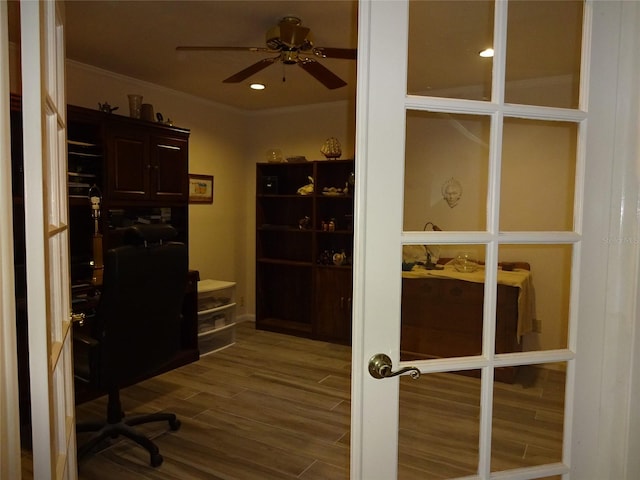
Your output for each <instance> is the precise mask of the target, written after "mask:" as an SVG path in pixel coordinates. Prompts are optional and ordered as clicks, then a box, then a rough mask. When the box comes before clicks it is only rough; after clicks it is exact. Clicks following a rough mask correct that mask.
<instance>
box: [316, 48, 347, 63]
mask: <svg viewBox="0 0 640 480" xmlns="http://www.w3.org/2000/svg"><path fill="white" fill-rule="evenodd" d="M357 53H358V51H357V50H356V49H355V48H330V47H314V48H313V54H314V55H316V56H318V57H321V58H342V59H344V60H355V59H356V58H357Z"/></svg>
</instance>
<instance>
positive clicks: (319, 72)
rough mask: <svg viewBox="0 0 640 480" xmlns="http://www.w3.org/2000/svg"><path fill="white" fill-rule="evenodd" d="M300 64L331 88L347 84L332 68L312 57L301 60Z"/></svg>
mask: <svg viewBox="0 0 640 480" xmlns="http://www.w3.org/2000/svg"><path fill="white" fill-rule="evenodd" d="M298 65H300V67H302V68H303V69H304V70H305V71H306V72H307V73H309V74H310V75H311V76H313V77H314V78H315V79H316V80H318V81H319V82H320V83H322V84H323V85H324V86H325V87H327V88H328V89H330V90H333V89H335V88H340V87H344V86H345V85H346V84H347V82H345V81H344V80H342V79H341V78H340V77H338V76H337V75H336V74H334V73H333V72H332V71H331V70H329V69H328V68H326V67H324V66H323V65H322V64H320V63H318V62H316V61H315V60H313V59H311V58H307V59H305V60H300V61H299V62H298Z"/></svg>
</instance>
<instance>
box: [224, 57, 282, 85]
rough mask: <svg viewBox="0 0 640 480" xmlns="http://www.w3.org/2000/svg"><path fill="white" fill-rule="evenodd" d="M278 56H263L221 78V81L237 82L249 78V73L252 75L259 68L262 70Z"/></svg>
mask: <svg viewBox="0 0 640 480" xmlns="http://www.w3.org/2000/svg"><path fill="white" fill-rule="evenodd" d="M279 58H280V57H273V58H263V59H262V60H260V61H259V62H256V63H254V64H253V65H250V66H248V67H247V68H245V69H244V70H240V71H239V72H238V73H236V74H235V75H231V76H230V77H229V78H227V79H225V80H223V81H222V83H238V82H241V81H243V80H245V79H247V78H249V77H250V76H251V75H254V74H256V73H258V72H259V71H260V70H263V69H265V68H267V67H268V66H269V65H271V64H273V63H274V62H276V61H277V60H278V59H279Z"/></svg>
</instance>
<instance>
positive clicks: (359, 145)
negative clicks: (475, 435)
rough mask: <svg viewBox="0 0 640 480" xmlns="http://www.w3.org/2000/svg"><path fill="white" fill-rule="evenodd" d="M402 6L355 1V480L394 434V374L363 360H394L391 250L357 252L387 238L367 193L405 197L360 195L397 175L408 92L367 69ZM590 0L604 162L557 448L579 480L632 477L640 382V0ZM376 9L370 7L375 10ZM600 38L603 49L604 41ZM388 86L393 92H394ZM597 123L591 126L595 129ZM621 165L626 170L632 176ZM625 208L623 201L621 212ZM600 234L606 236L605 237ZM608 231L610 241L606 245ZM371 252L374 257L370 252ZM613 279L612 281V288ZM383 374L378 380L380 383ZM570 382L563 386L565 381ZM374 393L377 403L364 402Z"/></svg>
mask: <svg viewBox="0 0 640 480" xmlns="http://www.w3.org/2000/svg"><path fill="white" fill-rule="evenodd" d="M385 3H387V6H386V7H387V8H388V9H387V11H386V13H383V14H380V15H378V13H379V10H378V8H381V9H384V8H385V5H384V4H385ZM403 3H404V2H379V1H373V2H365V1H361V2H360V24H359V39H360V40H359V45H358V50H359V52H358V62H359V64H358V72H359V75H358V100H357V122H358V123H357V133H356V152H357V156H358V158H357V159H356V168H357V172H356V176H357V180H356V181H357V184H358V185H360V187H359V188H357V189H356V225H357V228H356V239H355V246H356V248H355V252H354V300H355V301H354V328H353V332H354V334H353V370H352V371H353V379H352V424H351V438H352V458H351V475H352V478H353V479H365V478H366V479H373V478H381V479H391V478H395V471H396V467H395V464H396V462H397V431H396V432H395V435H394V433H391V432H390V431H388V430H387V431H386V432H385V434H384V438H376V437H379V432H380V431H381V430H380V429H378V426H380V425H381V424H383V423H385V422H386V420H385V418H388V417H392V418H396V419H397V388H398V387H397V382H396V381H395V380H389V379H386V380H383V381H372V380H371V379H370V378H368V373H366V371H367V365H366V363H367V359H368V358H369V357H370V355H372V354H373V353H376V352H378V351H380V352H386V353H390V356H391V357H392V358H394V354H395V358H396V359H397V357H398V356H397V349H398V345H399V322H397V319H398V318H399V307H398V306H399V297H400V291H399V286H398V288H397V289H394V288H389V285H388V284H385V282H384V281H380V279H381V278H385V275H387V274H386V273H385V272H389V271H394V270H397V269H398V268H399V267H398V265H396V263H398V262H399V259H398V258H395V257H394V255H393V254H389V255H387V257H391V258H383V259H382V260H381V261H380V262H378V261H375V262H374V261H372V260H371V259H370V258H368V257H367V256H365V254H364V251H365V249H366V250H367V252H376V251H377V252H378V253H379V252H384V251H385V250H384V249H385V248H387V250H386V251H389V250H388V249H389V248H395V246H393V245H389V244H387V245H384V240H381V238H382V237H384V236H385V235H384V234H383V233H382V230H381V226H380V225H372V222H371V221H368V219H367V218H366V216H365V208H364V207H365V203H364V202H365V200H366V202H368V205H366V207H367V210H368V211H369V212H384V211H386V210H387V209H392V210H395V211H401V210H400V208H399V205H398V202H400V201H401V199H397V198H392V196H390V195H382V196H380V197H378V198H377V197H376V196H372V195H367V190H371V191H375V192H378V194H379V193H380V192H382V191H384V190H383V188H382V186H381V185H379V184H375V183H373V182H374V181H379V180H380V176H377V178H372V175H371V174H370V171H371V170H374V169H380V170H378V171H386V173H387V175H385V177H386V178H387V180H388V181H389V182H394V181H395V180H397V176H398V172H397V167H396V170H393V167H392V168H391V170H390V169H389V167H388V164H389V163H391V162H389V161H388V160H389V159H393V158H396V157H397V156H398V152H399V151H400V152H401V151H402V148H401V146H402V142H403V141H404V138H403V136H402V135H399V134H398V132H397V131H396V129H394V127H393V125H392V123H393V122H391V125H390V124H389V119H391V118H395V119H396V121H397V120H398V119H402V121H403V120H404V118H403V117H404V102H405V99H404V97H403V98H401V99H398V98H389V97H390V95H389V92H388V91H386V90H385V89H384V88H379V86H373V87H372V85H371V83H370V77H369V75H370V74H371V73H370V72H377V71H379V70H378V68H379V67H377V65H376V62H378V61H380V60H379V58H380V56H379V55H377V53H378V52H381V51H382V52H384V49H385V48H392V47H389V46H388V45H387V44H386V43H385V40H386V38H385V37H386V35H380V34H379V33H378V32H387V33H388V32H393V35H394V37H397V36H398V35H404V36H406V29H407V25H406V23H403V22H404V19H403V18H402V17H403V15H402V14H401V15H399V17H400V18H401V20H400V22H399V23H398V22H396V14H395V12H394V9H396V10H397V9H402V8H406V7H405V6H404V5H403ZM372 4H373V6H374V7H373V6H372ZM591 6H592V7H593V9H594V14H593V18H594V20H595V23H594V31H593V38H594V42H593V45H594V46H596V48H595V49H594V52H593V55H594V57H593V58H594V65H595V68H594V69H592V72H591V75H590V76H589V77H585V76H583V81H589V87H590V88H591V91H592V92H595V91H597V92H601V94H599V95H598V96H597V97H594V96H592V98H591V99H590V101H589V115H590V118H589V128H590V129H591V131H590V132H589V136H588V138H589V142H588V143H587V148H586V151H585V152H584V153H585V155H586V157H587V158H592V159H600V160H603V161H599V160H598V161H596V162H594V161H588V162H587V165H588V166H589V168H588V169H587V170H586V171H585V179H586V182H585V190H586V191H587V193H588V195H587V198H586V199H585V203H584V205H583V207H584V211H585V212H587V213H586V214H585V215H584V221H583V222H582V223H581V228H582V234H583V237H582V240H581V242H580V243H581V247H580V248H581V252H582V255H584V256H586V258H585V260H586V261H584V262H583V264H584V267H583V269H582V270H581V272H580V277H579V278H580V280H581V283H582V285H583V289H582V292H581V299H582V301H581V303H580V304H579V307H578V308H579V310H578V315H579V316H580V318H581V322H580V328H579V329H577V330H574V331H573V332H572V335H573V336H572V341H571V345H570V348H571V350H572V351H575V352H577V353H576V358H577V359H578V360H577V361H576V362H575V363H577V368H575V387H576V390H575V393H574V394H573V395H569V398H568V400H569V401H570V402H573V404H574V406H575V407H577V408H576V409H575V414H574V415H573V416H569V417H568V418H567V421H568V422H571V423H572V425H573V432H574V433H573V435H569V439H570V440H572V441H571V443H568V442H567V444H566V445H565V459H566V461H568V462H569V461H570V460H572V459H573V461H571V462H570V463H571V465H572V466H571V468H572V470H571V472H570V474H567V475H566V478H569V475H571V478H575V479H581V480H582V479H588V478H594V479H595V478H634V475H635V474H636V473H637V472H638V460H635V458H637V455H634V454H633V451H632V450H630V449H631V447H638V443H639V440H638V437H639V434H638V433H637V430H638V429H637V428H635V429H634V428H633V426H629V421H630V420H634V419H635V420H637V419H638V417H639V415H638V413H637V412H635V411H634V409H633V406H634V405H636V403H637V401H638V400H640V397H639V396H638V392H639V390H640V386H638V382H637V381H636V382H632V380H634V378H633V377H632V374H635V376H636V380H637V371H638V368H639V364H640V362H639V361H638V355H635V356H634V347H636V346H638V343H639V340H638V336H639V335H638V332H637V330H636V327H635V323H636V319H635V305H636V303H637V299H638V288H637V286H638V284H637V273H638V255H637V244H638V242H637V241H634V239H636V240H637V239H638V236H637V233H638V225H637V218H636V217H635V212H636V205H637V200H638V185H637V181H638V177H637V165H636V164H637V162H638V159H639V158H638V143H637V140H636V139H635V136H637V132H638V131H639V129H638V127H639V126H640V122H639V119H638V92H637V85H638V78H639V76H640V75H639V71H640V65H639V64H638V63H639V62H638V60H637V58H636V56H637V51H638V45H639V43H640V42H639V40H638V36H639V27H638V25H639V24H640V22H638V19H639V13H638V12H639V10H640V8H639V6H638V2H595V3H593V4H591ZM372 10H375V11H374V12H373V14H372ZM376 12H377V13H376ZM404 38H406V37H404ZM601 46H602V47H605V49H604V50H600V47H601ZM372 53H373V54H372ZM396 53H397V52H396ZM382 57H386V58H385V59H384V61H385V62H387V63H386V64H385V68H388V69H389V71H391V72H394V73H395V74H396V75H398V74H401V72H403V71H404V70H405V66H404V65H402V64H400V65H396V64H393V62H400V63H402V62H404V58H401V59H400V58H397V57H402V55H396V56H395V57H396V58H397V59H394V56H393V55H388V56H385V55H382ZM390 59H392V60H391V62H392V64H391V65H390V64H389V63H388V62H389V61H390ZM611 62H613V63H611ZM618 62H619V63H618ZM399 72H400V73H399ZM634 80H635V83H634ZM401 81H402V79H401ZM374 88H378V90H374ZM391 94H392V95H397V92H396V93H394V92H391ZM398 108H401V109H402V111H401V112H399V111H398ZM594 131H595V132H597V133H598V135H593V134H594ZM379 138H384V139H385V142H384V143H375V142H374V140H375V139H379ZM399 145H400V148H399V147H398V146H399ZM374 146H375V148H373V147H374ZM394 155H395V156H394ZM385 169H386V170H385ZM629 174H632V176H631V178H629V177H630V175H629ZM616 182H621V183H620V184H616ZM603 185H604V187H603ZM594 192H595V194H594ZM621 206H626V207H627V208H626V209H625V210H621V209H620V207H621ZM371 207H373V208H371ZM629 207H630V208H629ZM629 212H630V213H629ZM374 223H375V222H374ZM376 228H377V229H378V231H376ZM384 228H386V229H390V230H393V231H397V232H398V237H399V236H400V232H401V225H399V224H398V225H389V224H387V225H385V226H384ZM604 232H608V233H609V235H607V234H606V233H605V234H604V235H603V233H604ZM623 233H624V234H623ZM628 234H630V236H627V235H628ZM388 236H389V235H387V237H388ZM605 238H606V239H608V240H609V242H608V243H606V244H603V239H605ZM612 240H614V241H613V242H612ZM627 240H628V241H627ZM379 257H380V255H377V259H379ZM617 259H619V260H617ZM610 260H613V261H610ZM391 264H394V265H391ZM387 276H388V275H387ZM594 278H595V279H597V280H595V281H594ZM365 281H366V282H367V291H368V292H370V295H374V296H382V297H383V298H384V299H385V302H386V306H381V305H377V307H378V308H377V309H373V308H371V306H370V305H371V299H370V298H369V299H368V298H366V297H365V288H364V282H365ZM612 284H613V285H614V287H615V288H616V290H613V289H612V288H611V285H612ZM585 285H588V286H589V288H588V289H587V288H585ZM374 310H375V311H374ZM380 319H385V320H384V321H386V322H387V323H388V324H393V327H392V328H391V329H386V330H385V328H384V326H382V327H380V325H381V323H382V322H383V321H382V320H380ZM594 332H596V334H595V335H594ZM598 333H600V334H601V335H600V334H598ZM573 363H574V362H573V361H572V362H570V364H573ZM632 367H635V368H633V369H632ZM571 368H572V367H571V366H570V370H571ZM570 377H571V375H570ZM385 382H386V386H383V385H382V384H384V383H385ZM570 383H571V384H570V385H569V387H570V388H569V390H571V387H572V383H573V382H570ZM611 388H613V389H614V390H613V391H612V390H610V389H611ZM612 393H615V395H612ZM372 397H373V398H375V402H369V401H365V399H366V398H372ZM620 427H622V428H620ZM636 427H637V424H636ZM369 442H370V443H372V444H375V448H374V450H373V451H374V453H373V454H372V455H369V454H368V453H364V452H363V451H362V450H361V446H362V445H364V444H366V443H369ZM636 451H637V449H636ZM629 452H631V454H630V453H629ZM576 459H579V460H580V461H576ZM474 478H475V477H474ZM478 478H479V477H478ZM514 478H516V477H514ZM521 478H525V477H521Z"/></svg>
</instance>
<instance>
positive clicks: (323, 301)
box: [314, 267, 352, 343]
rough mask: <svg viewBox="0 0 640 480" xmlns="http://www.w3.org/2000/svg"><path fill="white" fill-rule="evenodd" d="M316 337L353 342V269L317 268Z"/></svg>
mask: <svg viewBox="0 0 640 480" xmlns="http://www.w3.org/2000/svg"><path fill="white" fill-rule="evenodd" d="M315 293H316V295H315V321H314V332H315V336H316V337H317V338H319V339H323V340H333V341H337V342H341V343H350V342H351V303H352V302H351V298H352V280H351V269H350V268H345V267H317V268H316V285H315Z"/></svg>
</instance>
